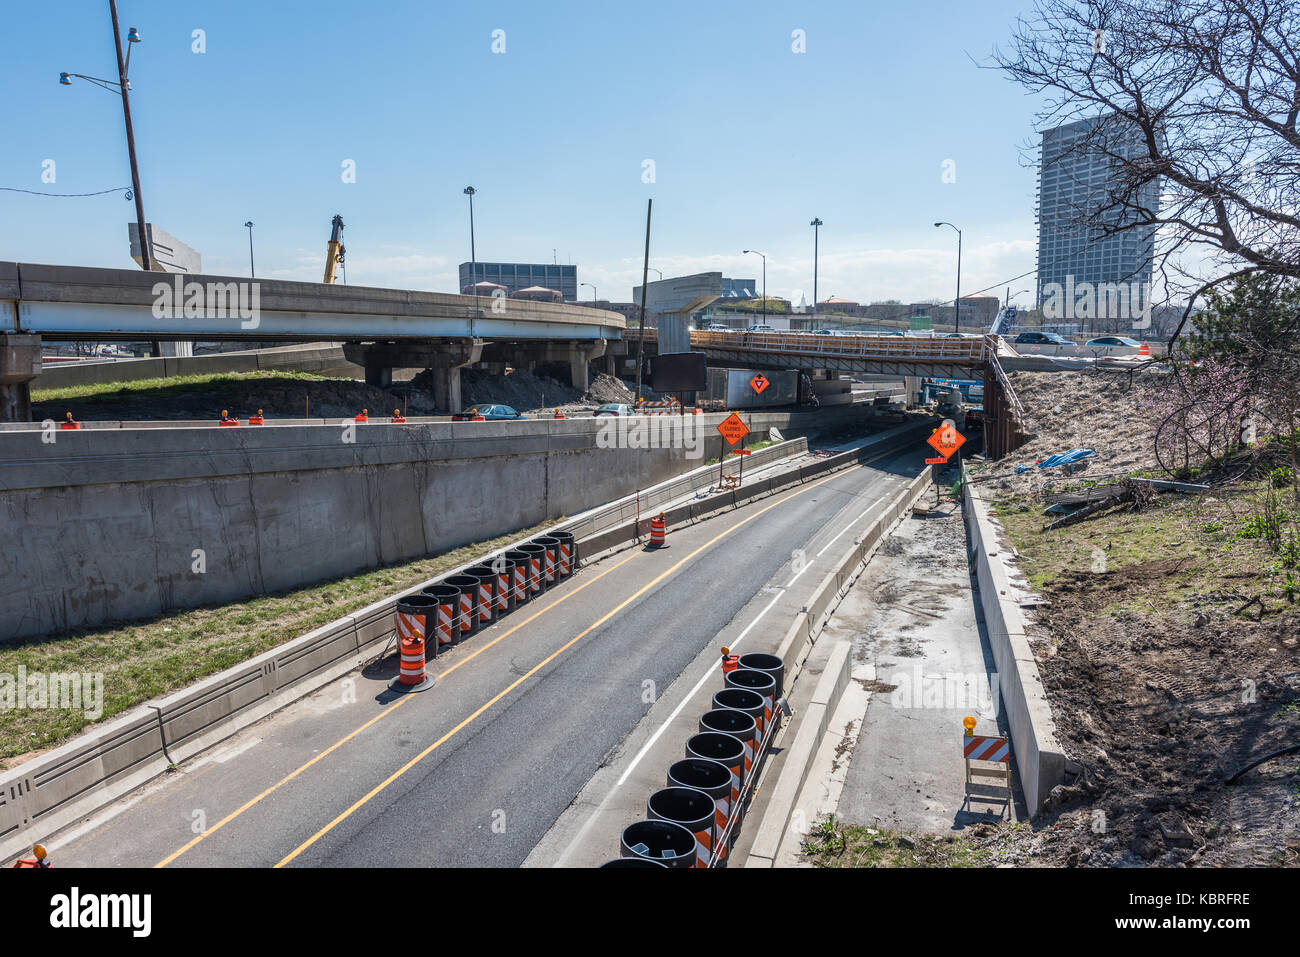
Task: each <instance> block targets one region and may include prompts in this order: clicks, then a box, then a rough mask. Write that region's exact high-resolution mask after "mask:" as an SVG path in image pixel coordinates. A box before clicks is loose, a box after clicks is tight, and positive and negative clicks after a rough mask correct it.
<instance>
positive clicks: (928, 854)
mask: <svg viewBox="0 0 1300 957" xmlns="http://www.w3.org/2000/svg"><path fill="white" fill-rule="evenodd" d="M803 850H804V857H805V859H806V860H808V861H810V862H811V863H812V864H814V865H815V866H817V867H836V868H858V867H988V866H989V865H990V864H992V863H993V852H992V851H991V850H990V849H989V848H986V847H977V846H975V845H973V844H972V843H971V842H970V841H969V840H967V839H966V838H965V837H964V836H961V835H956V834H945V835H942V836H940V835H934V834H911V835H909V834H906V833H904V832H902V831H891V830H888V829H882V828H873V827H864V826H862V825H857V824H842V823H840V822H838V821H836V820H835V819H834V818H831V819H830V820H828V821H822V822H819V823H818V824H816V825H815V826H814V827H813V829H812V831H811V832H810V833H809V835H808V837H807V838H806V839H805V840H804V844H803Z"/></svg>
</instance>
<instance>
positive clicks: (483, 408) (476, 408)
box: [451, 405, 528, 422]
mask: <svg viewBox="0 0 1300 957" xmlns="http://www.w3.org/2000/svg"><path fill="white" fill-rule="evenodd" d="M480 415H481V416H482V417H483V418H484V419H486V420H487V421H489V422H495V421H500V420H502V419H526V418H528V416H526V415H524V414H523V413H522V412H516V411H515V410H514V409H512V408H510V406H508V405H471V406H470V407H469V408H468V409H466V410H464V411H463V412H457V413H456V414H455V415H453V416H452V417H451V421H453V422H467V421H470V420H472V419H473V418H474V417H475V416H480Z"/></svg>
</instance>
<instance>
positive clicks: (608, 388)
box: [409, 369, 645, 412]
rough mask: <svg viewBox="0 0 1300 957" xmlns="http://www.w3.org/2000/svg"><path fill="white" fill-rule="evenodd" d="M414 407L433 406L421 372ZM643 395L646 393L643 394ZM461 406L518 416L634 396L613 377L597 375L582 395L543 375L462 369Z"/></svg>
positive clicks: (429, 384)
mask: <svg viewBox="0 0 1300 957" xmlns="http://www.w3.org/2000/svg"><path fill="white" fill-rule="evenodd" d="M409 388H410V390H411V391H410V395H411V399H412V403H413V404H414V401H415V398H416V396H417V395H418V396H419V397H420V403H421V405H422V406H423V405H426V404H428V405H431V404H432V402H433V392H432V389H433V378H432V373H430V372H427V371H426V372H421V373H420V374H419V375H417V376H416V377H415V378H413V379H412V380H411V381H410V383H409ZM642 391H643V392H644V391H645V390H642ZM460 394H461V400H462V404H463V405H466V406H469V405H477V404H481V403H492V404H499V405H508V406H510V407H511V408H512V409H514V410H515V411H516V412H541V411H543V410H545V411H548V412H549V411H552V410H554V409H556V408H561V409H565V410H566V411H577V410H580V409H591V408H594V407H595V406H598V405H604V404H605V403H606V402H632V401H633V400H634V399H635V395H634V394H633V392H632V391H631V389H629V388H628V387H627V386H626V385H625V384H624V383H623V382H622V381H620V380H618V379H615V378H614V377H613V376H608V375H603V374H602V375H597V376H596V377H594V378H593V379H592V382H591V388H589V389H588V390H587V391H586V392H581V391H579V390H578V389H575V388H573V387H572V386H570V385H566V384H565V383H563V382H560V381H559V380H558V379H553V378H550V377H549V376H546V375H544V374H536V373H532V372H525V371H524V370H522V369H518V370H516V371H514V372H511V373H510V374H509V375H493V374H492V373H490V372H487V371H485V370H483V369H462V370H461V374H460Z"/></svg>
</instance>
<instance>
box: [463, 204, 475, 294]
mask: <svg viewBox="0 0 1300 957" xmlns="http://www.w3.org/2000/svg"><path fill="white" fill-rule="evenodd" d="M462 192H464V194H465V195H466V196H468V197H469V286H470V288H471V289H472V290H474V310H475V311H476V312H477V311H478V254H477V252H476V251H475V249H474V194H475V193H477V192H478V190H476V189H475V188H474V187H473V186H466V187H465V189H464V190H462Z"/></svg>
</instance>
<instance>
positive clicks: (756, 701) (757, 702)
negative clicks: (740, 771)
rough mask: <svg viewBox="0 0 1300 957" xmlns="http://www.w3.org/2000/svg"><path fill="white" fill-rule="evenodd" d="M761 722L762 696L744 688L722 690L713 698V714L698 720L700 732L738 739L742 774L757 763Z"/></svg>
mask: <svg viewBox="0 0 1300 957" xmlns="http://www.w3.org/2000/svg"><path fill="white" fill-rule="evenodd" d="M762 721H763V696H762V695H761V694H759V693H758V692H757V691H747V690H745V689H744V688H724V689H723V690H722V691H719V692H718V693H717V694H715V695H714V696H713V710H712V711H706V712H704V714H703V716H702V717H701V718H700V730H701V731H717V732H719V733H720V734H729V735H731V736H732V737H733V738H737V739H738V740H739V741H740V743H741V744H743V745H744V746H745V773H746V774H749V772H750V769H752V768H753V766H754V762H755V761H757V760H758V743H759V741H761V740H762V738H761V736H760V731H759V726H760V725H761V723H762Z"/></svg>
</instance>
